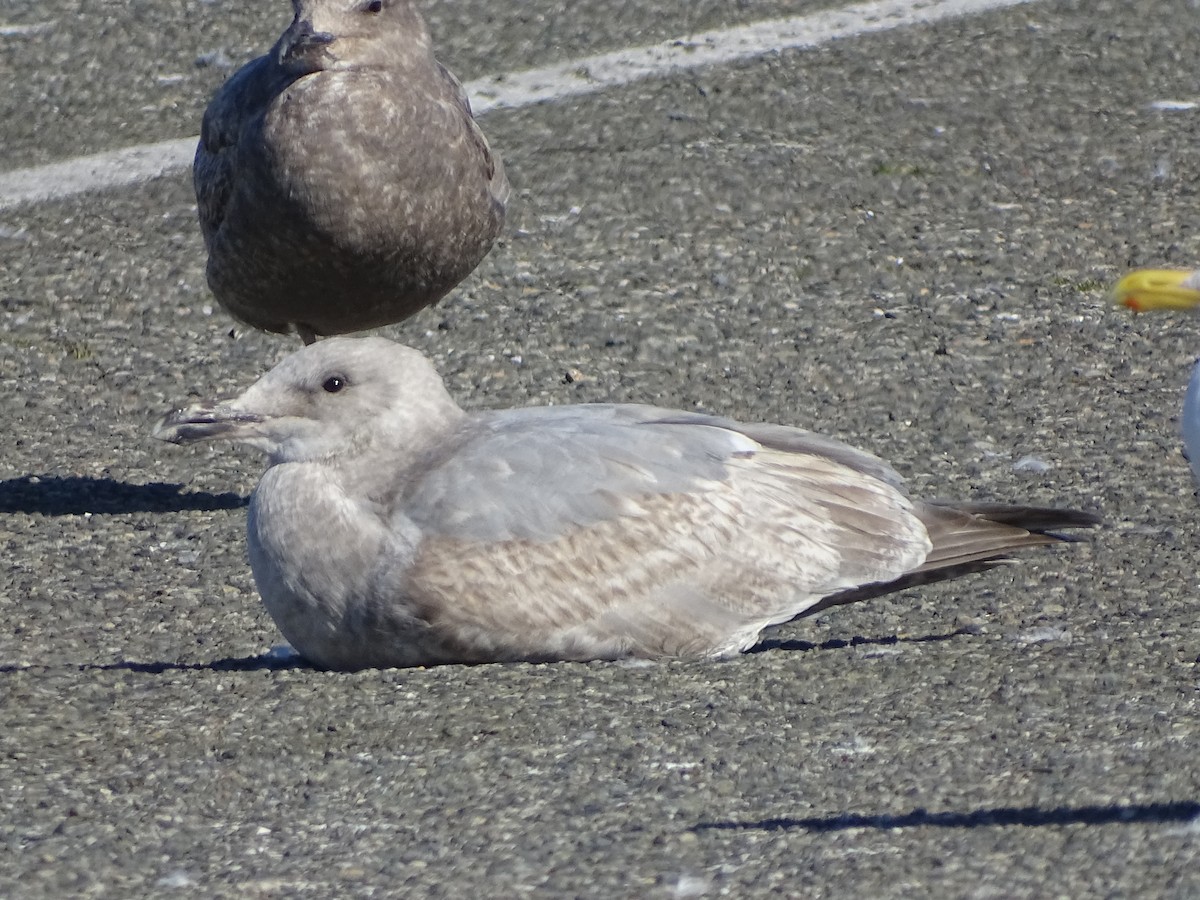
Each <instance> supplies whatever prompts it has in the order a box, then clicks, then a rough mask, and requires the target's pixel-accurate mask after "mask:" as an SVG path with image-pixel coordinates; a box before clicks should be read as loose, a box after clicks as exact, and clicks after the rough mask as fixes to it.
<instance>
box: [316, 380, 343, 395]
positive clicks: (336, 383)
mask: <svg viewBox="0 0 1200 900" xmlns="http://www.w3.org/2000/svg"><path fill="white" fill-rule="evenodd" d="M345 386H346V379H345V378H343V377H342V376H341V375H330V376H329V377H328V378H326V379H325V382H324V383H323V384H322V385H321V387H322V388H324V390H325V392H326V393H328V394H336V393H337V392H338V391H340V390H341V389H342V388H344V387H345Z"/></svg>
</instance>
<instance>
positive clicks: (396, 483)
mask: <svg viewBox="0 0 1200 900" xmlns="http://www.w3.org/2000/svg"><path fill="white" fill-rule="evenodd" d="M156 436H158V437H160V438H162V439H164V440H169V441H173V442H176V443H185V442H191V441H198V440H209V439H218V438H221V439H227V440H234V441H239V442H242V443H245V444H248V445H250V446H253V447H256V448H258V449H260V450H262V451H264V452H265V453H266V454H267V456H268V468H267V471H266V473H265V474H264V475H263V478H262V480H261V481H260V482H259V485H258V487H257V488H256V489H255V492H254V497H253V499H252V501H251V506H250V514H249V519H248V538H249V550H250V563H251V567H252V569H253V571H254V578H255V582H256V583H257V585H258V589H259V593H260V594H261V595H262V598H263V602H264V604H265V605H266V608H267V610H268V611H269V612H270V613H271V615H272V617H273V618H274V619H275V621H276V623H277V624H278V625H279V628H280V630H281V631H282V632H283V634H284V636H285V637H286V638H287V639H288V640H289V641H290V642H291V643H292V645H293V646H294V647H295V648H296V649H297V650H298V651H299V652H300V653H301V654H302V655H303V656H305V657H306V658H307V659H309V660H310V661H312V662H313V663H315V664H317V665H318V666H322V667H325V668H331V669H359V668H365V667H372V666H413V665H429V664H434V663H449V662H486V661H498V660H590V659H620V658H625V657H642V658H652V659H653V658H669V657H693V658H703V657H723V656H730V655H733V654H736V653H738V652H739V651H742V650H745V649H747V648H748V647H750V646H752V645H753V644H754V643H755V642H756V641H757V640H758V637H759V633H760V632H761V631H762V630H763V629H764V628H766V627H767V626H769V625H773V624H778V623H780V622H786V621H788V620H789V619H792V618H795V617H796V616H800V615H803V614H805V613H811V612H813V611H816V610H819V609H823V608H826V607H829V606H833V605H836V604H838V603H844V602H849V601H851V600H856V599H861V598H863V597H866V596H871V595H876V594H880V593H885V592H887V591H889V590H895V589H898V588H901V587H906V586H909V585H912V584H917V583H921V582H925V581H930V580H936V579H938V578H942V577H950V576H953V575H957V574H961V573H963V572H967V571H974V570H977V569H980V568H986V567H987V566H989V565H994V564H996V563H997V562H998V561H1001V560H1002V559H1003V558H1004V556H1005V554H1007V553H1008V552H1010V551H1013V550H1018V549H1022V548H1027V547H1032V546H1037V545H1041V544H1049V543H1054V542H1056V541H1058V540H1063V538H1062V537H1060V536H1057V535H1054V534H1052V533H1048V532H1051V531H1052V530H1054V529H1058V528H1074V527H1083V526H1088V525H1092V524H1095V522H1096V519H1095V518H1094V517H1093V516H1091V515H1089V514H1087V513H1080V512H1074V511H1070V510H1057V509H1040V508H1029V507H1020V506H1002V505H994V504H989V505H980V504H970V503H966V504H944V503H928V502H922V501H919V500H912V499H909V498H908V497H907V496H906V494H905V493H904V491H903V490H902V489H901V487H900V483H899V482H900V479H899V476H897V475H896V473H895V472H893V471H892V470H891V469H890V468H889V467H888V466H887V465H886V464H884V463H883V462H882V461H881V460H879V459H877V458H876V457H874V456H872V455H870V454H868V453H864V452H863V451H861V450H856V449H854V448H852V447H849V446H847V445H845V444H842V443H839V442H838V441H835V440H833V439H831V438H827V437H823V436H821V435H818V434H813V433H812V432H807V431H802V430H800V429H797V428H788V427H784V426H780V425H763V424H746V423H741V422H735V421H732V420H730V419H722V418H716V417H713V416H705V415H699V414H696V413H686V412H679V411H675V410H668V409H659V408H655V407H650V406H636V405H582V406H559V407H544V408H529V409H510V410H497V411H492V412H482V413H466V412H464V411H463V410H461V409H460V408H459V407H458V405H457V404H456V403H455V402H454V400H453V399H451V397H450V396H449V394H448V393H447V392H446V390H445V388H444V386H443V384H442V381H441V379H440V378H439V377H438V375H437V373H436V372H435V371H434V369H433V367H432V366H431V365H430V364H429V362H428V360H426V359H425V358H424V357H423V356H421V355H420V354H419V353H418V352H417V351H415V350H412V349H409V348H407V347H403V346H401V345H399V344H395V343H392V342H391V341H387V340H385V339H383V338H362V339H353V338H332V339H330V340H326V341H321V342H320V343H317V344H314V345H312V346H310V347H306V348H304V349H303V350H301V351H299V352H298V353H295V354H293V355H291V356H289V357H287V358H286V359H284V360H283V361H282V362H281V363H279V365H277V366H276V367H275V368H274V369H272V370H271V371H270V372H268V373H267V374H266V375H264V376H263V377H262V378H261V379H259V381H258V382H256V383H255V384H254V385H253V386H251V387H250V388H249V389H248V390H247V391H246V392H245V393H243V394H242V395H241V396H240V397H238V398H237V399H235V400H231V401H228V402H222V403H214V404H201V405H197V406H193V407H189V408H188V409H185V410H179V411H177V412H175V413H172V414H171V415H169V416H168V417H167V418H166V419H165V420H164V421H163V423H162V424H161V425H160V426H159V429H158V431H157V432H156Z"/></svg>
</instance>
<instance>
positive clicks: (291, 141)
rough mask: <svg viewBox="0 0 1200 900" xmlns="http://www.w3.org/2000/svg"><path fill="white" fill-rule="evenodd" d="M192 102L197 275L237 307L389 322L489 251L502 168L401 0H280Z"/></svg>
mask: <svg viewBox="0 0 1200 900" xmlns="http://www.w3.org/2000/svg"><path fill="white" fill-rule="evenodd" d="M292 6H293V8H294V10H295V18H294V20H293V21H292V24H291V25H290V26H289V27H288V28H287V30H286V31H284V32H283V35H282V36H281V37H280V38H279V40H278V41H277V42H276V44H275V46H274V47H272V48H271V50H270V52H269V53H267V55H266V56H260V57H258V58H257V59H255V60H253V61H251V62H249V63H247V64H246V65H245V66H244V67H243V68H241V69H239V70H238V71H237V72H236V73H235V74H234V75H233V76H232V77H231V78H230V79H229V80H228V81H227V82H226V83H225V84H224V86H222V87H221V89H220V90H219V91H218V92H217V94H216V96H215V97H214V98H213V100H212V103H211V104H209V107H208V110H207V111H206V112H205V114H204V124H203V128H202V130H201V134H200V144H199V147H197V149H196V160H195V165H194V168H193V181H194V185H195V189H196V201H197V204H198V208H199V214H200V227H201V230H202V231H203V232H204V243H205V245H206V247H207V249H208V269H207V274H208V283H209V287H211V288H212V292H213V294H214V295H215V296H216V298H217V300H218V301H219V302H220V304H221V305H222V306H223V307H225V308H226V309H227V310H228V311H229V312H230V313H231V314H233V315H234V316H235V317H236V318H238V319H240V320H242V321H244V322H246V323H248V324H250V325H252V326H254V327H256V328H262V329H265V330H267V331H277V332H288V331H291V330H295V331H296V332H297V333H298V334H299V335H300V336H301V337H302V338H303V339H304V341H305V343H311V342H312V340H313V339H314V337H315V336H317V335H325V334H343V333H345V332H350V331H359V330H362V329H366V328H375V327H378V326H381V325H389V324H392V323H395V322H399V321H401V320H403V319H406V318H408V317H409V316H411V315H413V314H414V313H416V312H417V311H418V310H420V309H422V308H423V307H425V306H428V305H430V304H432V303H436V302H437V301H438V300H440V299H441V298H442V297H443V296H445V295H446V293H448V292H449V291H450V290H451V289H452V288H453V287H454V286H455V285H456V284H458V283H459V282H460V281H462V280H463V279H464V278H465V277H466V276H467V275H468V274H470V272H471V271H472V270H473V269H474V268H475V267H476V266H477V265H478V264H479V262H480V260H482V259H483V257H484V256H486V255H487V252H488V250H490V249H491V246H492V244H493V242H494V241H495V240H496V237H497V235H499V233H500V229H501V227H502V226H503V224H504V209H505V204H506V202H507V200H508V193H509V188H508V182H507V180H506V179H505V177H504V170H503V167H502V166H501V164H500V160H499V158H498V157H496V156H495V155H494V154H492V152H491V150H490V149H489V148H488V142H487V139H486V138H485V137H484V135H483V132H482V131H480V130H479V126H478V125H476V124H475V120H474V119H473V118H472V116H471V108H470V105H469V103H468V101H467V96H466V93H465V92H464V91H463V89H462V86H461V85H460V84H459V83H458V81H457V79H455V77H454V76H453V75H452V74H451V73H450V72H449V71H447V70H446V69H445V68H444V67H443V66H442V65H441V64H440V63H439V62H438V61H437V60H436V59H435V58H434V56H433V50H432V46H431V41H430V37H429V32H428V30H427V29H426V27H425V23H424V21H423V20H422V19H421V17H420V15H419V14H418V13H417V11H416V9H414V8H413V5H412V3H410V2H407V0H363V2H349V0H292Z"/></svg>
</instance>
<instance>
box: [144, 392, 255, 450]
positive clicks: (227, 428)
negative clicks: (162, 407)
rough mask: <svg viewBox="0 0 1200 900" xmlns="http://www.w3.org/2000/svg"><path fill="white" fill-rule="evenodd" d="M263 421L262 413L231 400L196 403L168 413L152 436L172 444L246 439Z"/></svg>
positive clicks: (253, 433) (251, 435) (252, 435)
mask: <svg viewBox="0 0 1200 900" xmlns="http://www.w3.org/2000/svg"><path fill="white" fill-rule="evenodd" d="M263 421H264V420H263V417H262V416H260V415H258V414H257V413H250V412H246V411H245V410H242V409H238V408H237V407H235V406H234V405H233V403H232V402H224V403H197V404H196V405H194V406H189V407H188V408H187V409H177V410H175V411H174V412H170V413H168V414H167V415H166V416H164V417H163V420H162V421H161V422H159V423H158V425H157V427H155V429H154V435H153V436H154V437H156V438H158V439H159V440H160V441H170V442H171V443H172V444H191V443H195V442H196V441H211V440H220V439H224V440H233V441H236V440H246V439H247V438H252V437H254V436H256V435H257V426H258V425H261V424H262V422H263Z"/></svg>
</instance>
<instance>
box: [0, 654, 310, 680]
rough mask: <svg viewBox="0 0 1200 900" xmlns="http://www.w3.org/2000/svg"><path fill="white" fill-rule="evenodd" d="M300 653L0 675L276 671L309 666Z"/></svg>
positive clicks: (9, 668) (2, 670)
mask: <svg viewBox="0 0 1200 900" xmlns="http://www.w3.org/2000/svg"><path fill="white" fill-rule="evenodd" d="M311 668H313V667H312V666H311V665H309V664H308V663H306V662H305V661H304V660H303V659H302V658H301V657H300V656H281V655H280V654H278V653H263V654H261V655H260V656H230V657H226V658H225V659H214V660H213V661H212V662H206V663H173V662H134V661H133V660H123V661H121V662H115V663H104V664H98V663H85V664H83V665H74V666H37V665H0V674H7V673H10V672H28V671H30V670H36V671H42V672H44V671H49V670H51V669H71V670H76V671H79V672H140V673H142V674H145V675H162V674H164V673H165V672H280V671H283V670H285V669H311Z"/></svg>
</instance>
